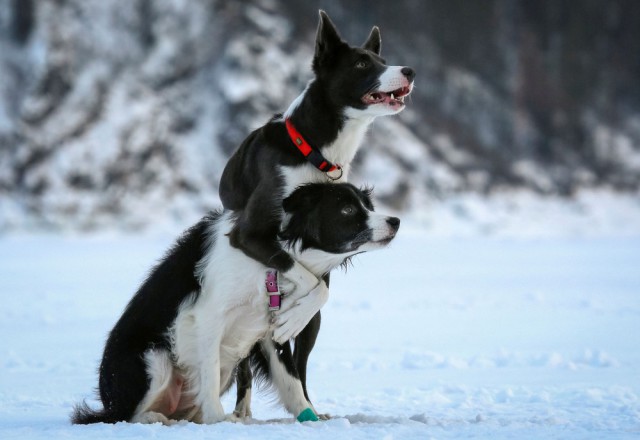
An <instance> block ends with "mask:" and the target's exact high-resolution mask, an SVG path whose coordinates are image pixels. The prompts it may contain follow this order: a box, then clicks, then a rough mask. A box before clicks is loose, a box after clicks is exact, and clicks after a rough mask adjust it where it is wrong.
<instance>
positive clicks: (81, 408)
mask: <svg viewBox="0 0 640 440" xmlns="http://www.w3.org/2000/svg"><path fill="white" fill-rule="evenodd" d="M123 420H125V418H123V417H120V416H118V415H117V414H115V413H112V412H110V411H108V410H106V409H102V410H94V409H92V408H91V407H89V405H87V402H85V401H84V400H83V401H82V403H79V404H77V405H75V406H74V407H73V412H72V413H71V423H73V424H74V425H90V424H92V423H117V422H121V421H123Z"/></svg>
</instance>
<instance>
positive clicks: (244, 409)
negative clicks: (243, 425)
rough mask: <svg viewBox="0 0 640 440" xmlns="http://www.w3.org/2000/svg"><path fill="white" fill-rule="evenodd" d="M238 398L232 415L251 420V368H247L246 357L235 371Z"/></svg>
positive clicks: (247, 360) (247, 361)
mask: <svg viewBox="0 0 640 440" xmlns="http://www.w3.org/2000/svg"><path fill="white" fill-rule="evenodd" d="M236 377H237V384H238V386H237V388H238V397H237V400H236V408H235V409H234V410H233V414H234V415H235V416H236V417H239V418H241V419H243V418H247V417H248V418H251V381H252V379H253V377H252V374H251V367H250V366H249V358H248V357H246V358H244V359H243V360H241V361H240V363H239V364H238V369H237V370H236Z"/></svg>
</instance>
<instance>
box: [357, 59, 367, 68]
mask: <svg viewBox="0 0 640 440" xmlns="http://www.w3.org/2000/svg"><path fill="white" fill-rule="evenodd" d="M368 66H369V63H367V62H366V61H362V60H360V61H358V62H356V69H366V68H367V67H368Z"/></svg>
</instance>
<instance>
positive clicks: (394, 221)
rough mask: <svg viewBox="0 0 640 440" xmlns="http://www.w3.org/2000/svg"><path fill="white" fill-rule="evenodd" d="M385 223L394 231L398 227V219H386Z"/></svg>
mask: <svg viewBox="0 0 640 440" xmlns="http://www.w3.org/2000/svg"><path fill="white" fill-rule="evenodd" d="M387 223H388V224H389V226H391V227H392V228H393V229H394V230H396V231H397V230H398V228H399V227H400V219H399V218H398V217H388V218H387Z"/></svg>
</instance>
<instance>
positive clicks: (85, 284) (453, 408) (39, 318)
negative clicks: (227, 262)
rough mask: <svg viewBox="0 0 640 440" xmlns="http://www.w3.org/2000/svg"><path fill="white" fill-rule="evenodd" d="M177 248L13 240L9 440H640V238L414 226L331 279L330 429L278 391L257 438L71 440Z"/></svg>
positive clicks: (118, 239)
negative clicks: (502, 234)
mask: <svg viewBox="0 0 640 440" xmlns="http://www.w3.org/2000/svg"><path fill="white" fill-rule="evenodd" d="M185 226H186V225H185ZM172 240H173V236H172V234H168V233H166V232H165V233H155V234H149V233H147V234H145V235H136V236H127V235H122V234H109V233H102V234H100V235H85V236H74V235H66V236H65V235H22V236H17V235H13V236H4V237H2V238H0V294H1V295H2V307H1V308H0V333H1V334H2V335H3V337H2V339H1V342H0V438H2V439H12V438H20V439H25V440H26V439H51V438H63V437H64V438H69V439H74V438H77V439H86V438H102V439H110V438H117V439H139V438H150V437H152V438H160V439H163V438H171V439H182V438H184V439H187V438H189V439H200V438H225V439H244V438H266V439H271V438H274V439H275V438H283V437H285V436H286V437H292V438H299V437H303V438H309V439H328V438H330V439H332V440H340V439H371V438H380V439H383V438H385V439H391V438H401V439H412V438H416V439H448V438H452V439H457V438H492V439H509V438H514V439H521V438H527V439H531V438H534V439H536V438H539V439H548V438H563V439H574V438H575V439H581V438H638V435H640V374H638V371H640V342H639V339H638V336H637V335H639V334H640V319H639V318H640V299H639V298H640V296H639V295H638V294H639V293H640V292H638V290H639V288H640V271H638V269H637V262H638V261H639V260H640V237H639V236H637V235H636V236H625V237H618V238H615V237H609V238H602V237H581V238H562V237H553V238H550V237H547V238H527V237H524V238H522V237H520V238H495V237H494V238H478V237H467V238H463V237H458V238H452V237H438V238H434V237H433V235H432V234H429V233H427V232H425V230H424V229H421V228H420V227H418V225H408V224H403V226H402V227H401V230H400V234H399V236H398V238H397V239H396V241H395V242H394V243H392V245H391V246H390V248H388V249H385V250H381V251H377V252H373V253H370V254H366V255H362V256H359V257H358V258H357V259H356V260H355V261H354V266H353V267H352V268H350V269H349V271H348V272H347V273H343V272H336V273H335V274H334V276H333V277H332V285H331V297H330V299H329V302H328V303H327V305H326V306H325V308H324V310H323V324H322V330H321V333H320V337H319V340H318V343H317V345H316V349H315V350H314V352H313V353H312V357H311V360H310V365H309V387H310V393H311V397H312V400H313V401H314V403H315V405H316V407H317V408H318V409H319V410H320V411H321V412H327V413H329V414H332V415H333V416H334V418H333V419H332V420H330V421H327V422H316V423H305V424H299V423H294V422H293V419H292V418H291V417H289V416H288V415H287V414H286V413H285V412H284V411H283V410H282V409H281V408H280V407H279V406H278V405H274V403H273V395H271V394H269V393H265V394H256V395H255V397H254V401H253V411H254V418H255V419H254V420H253V421H251V422H250V423H248V424H232V423H221V424H218V425H213V426H201V425H195V424H181V425H178V426H173V427H164V426H161V425H136V424H128V423H120V424H117V425H92V426H72V425H70V424H69V422H68V415H69V412H70V410H71V407H72V405H73V404H74V403H76V402H78V401H79V400H81V399H83V398H88V399H89V401H90V403H93V404H95V401H94V400H93V394H92V390H93V389H94V387H95V386H96V384H97V376H96V368H97V365H98V361H99V358H100V355H101V350H102V344H103V342H104V338H105V335H106V333H107V332H108V331H109V329H110V328H111V326H112V325H113V324H114V322H115V320H116V319H117V318H118V316H119V313H120V312H121V310H122V308H123V307H124V305H125V304H126V302H127V301H128V299H129V298H130V295H131V294H132V293H133V291H134V290H135V288H136V286H137V284H138V283H139V282H140V281H141V280H142V279H143V277H144V276H145V274H146V272H147V270H148V269H149V267H150V266H151V265H152V264H153V263H154V262H155V261H157V259H158V258H159V257H160V256H161V255H162V253H163V251H164V250H165V249H166V247H167V246H169V244H170V243H171V242H172ZM234 392H235V391H234V390H232V391H231V392H230V393H229V394H228V395H227V396H225V398H224V401H223V403H224V405H225V408H226V409H227V410H228V411H231V410H232V409H233V403H234Z"/></svg>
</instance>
